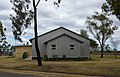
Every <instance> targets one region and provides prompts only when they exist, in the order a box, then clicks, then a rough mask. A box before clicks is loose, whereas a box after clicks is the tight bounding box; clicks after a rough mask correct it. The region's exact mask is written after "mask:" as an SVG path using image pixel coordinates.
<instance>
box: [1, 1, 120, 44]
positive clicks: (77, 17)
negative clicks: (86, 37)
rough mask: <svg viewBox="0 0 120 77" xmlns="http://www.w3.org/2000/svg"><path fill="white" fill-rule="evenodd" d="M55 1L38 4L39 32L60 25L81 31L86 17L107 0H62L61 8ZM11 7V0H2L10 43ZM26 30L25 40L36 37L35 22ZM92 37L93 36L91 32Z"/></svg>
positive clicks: (3, 14) (116, 33)
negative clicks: (54, 3)
mask: <svg viewBox="0 0 120 77" xmlns="http://www.w3.org/2000/svg"><path fill="white" fill-rule="evenodd" d="M53 1H54V0H48V2H46V1H44V0H41V2H40V4H39V5H38V8H37V9H38V13H37V14H38V34H43V33H45V32H48V31H50V30H53V29H55V28H57V27H59V26H63V27H65V28H68V29H70V30H72V31H75V32H77V33H79V32H80V29H86V24H85V21H86V17H87V16H91V15H92V14H94V11H101V5H102V3H103V2H104V1H105V0H62V2H61V4H60V7H59V8H57V7H56V6H54V5H53ZM30 7H32V4H31V5H30ZM11 8H12V5H11V4H10V2H9V0H0V21H2V22H3V24H4V26H5V27H6V28H7V31H6V35H7V37H8V39H9V42H10V43H12V40H14V36H13V35H12V30H11V26H12V24H11V21H10V19H9V18H10V16H9V15H10V13H12V14H14V13H13V11H12V10H11ZM111 19H112V20H114V24H115V25H119V24H120V21H118V20H117V19H116V17H113V16H112V17H111ZM25 32H27V34H26V35H25V36H22V38H23V40H24V41H27V40H28V39H30V38H32V37H34V36H33V35H34V33H33V32H34V31H33V24H32V26H30V27H29V28H28V29H27V30H25ZM119 32H120V30H117V31H116V32H115V35H114V37H116V38H119V37H118V34H119ZM89 34H90V33H89ZM90 37H92V36H91V34H90Z"/></svg>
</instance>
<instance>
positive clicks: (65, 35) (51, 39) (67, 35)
mask: <svg viewBox="0 0 120 77" xmlns="http://www.w3.org/2000/svg"><path fill="white" fill-rule="evenodd" d="M61 36H67V37H70V38H72V39H74V40H76V41H79V42H80V43H84V42H82V41H81V40H79V39H76V38H74V37H72V36H70V35H67V34H65V33H64V34H61V35H59V36H56V37H54V38H52V39H49V40H47V41H45V42H44V43H45V44H46V43H48V42H50V41H52V40H54V39H57V38H59V37H61Z"/></svg>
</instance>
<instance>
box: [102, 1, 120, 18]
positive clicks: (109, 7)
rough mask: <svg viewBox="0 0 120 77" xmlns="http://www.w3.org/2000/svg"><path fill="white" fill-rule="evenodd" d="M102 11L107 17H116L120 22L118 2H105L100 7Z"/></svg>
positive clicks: (119, 5) (119, 3) (119, 2)
mask: <svg viewBox="0 0 120 77" xmlns="http://www.w3.org/2000/svg"><path fill="white" fill-rule="evenodd" d="M102 10H103V11H104V12H107V13H108V14H109V15H111V14H112V15H116V17H117V18H118V19H119V20H120V0H106V2H105V3H103V5H102Z"/></svg>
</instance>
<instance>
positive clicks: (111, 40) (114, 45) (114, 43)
mask: <svg viewBox="0 0 120 77" xmlns="http://www.w3.org/2000/svg"><path fill="white" fill-rule="evenodd" d="M110 42H111V46H112V48H113V51H114V55H115V58H116V59H117V56H116V52H117V47H118V45H119V44H120V40H114V39H113V38H112V37H111V39H110Z"/></svg>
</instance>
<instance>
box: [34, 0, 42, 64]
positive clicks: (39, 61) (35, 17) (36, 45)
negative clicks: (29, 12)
mask: <svg viewBox="0 0 120 77" xmlns="http://www.w3.org/2000/svg"><path fill="white" fill-rule="evenodd" d="M33 8H34V34H35V49H36V53H37V60H38V66H42V61H41V56H40V51H39V47H38V39H37V8H36V6H35V0H33Z"/></svg>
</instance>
